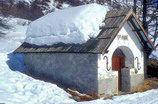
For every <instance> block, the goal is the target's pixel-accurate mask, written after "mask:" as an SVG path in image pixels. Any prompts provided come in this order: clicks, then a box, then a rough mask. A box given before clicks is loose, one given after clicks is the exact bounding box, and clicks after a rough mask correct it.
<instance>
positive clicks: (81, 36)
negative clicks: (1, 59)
mask: <svg viewBox="0 0 158 104" xmlns="http://www.w3.org/2000/svg"><path fill="white" fill-rule="evenodd" d="M107 11H108V8H107V7H104V6H101V5H99V4H89V5H83V6H78V7H72V8H67V9H63V10H59V11H56V12H53V13H50V14H48V15H45V16H43V17H41V18H39V19H37V20H36V21H34V22H32V23H31V24H30V25H29V27H28V30H27V33H26V35H27V38H26V39H25V42H27V43H30V44H35V45H52V44H56V43H60V42H62V43H74V44H81V43H85V42H86V41H87V40H88V39H90V38H94V37H96V36H97V35H98V33H99V32H100V29H99V25H100V24H101V23H102V21H103V20H104V19H105V15H106V12H107Z"/></svg>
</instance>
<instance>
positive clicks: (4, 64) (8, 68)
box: [0, 18, 74, 104]
mask: <svg viewBox="0 0 158 104" xmlns="http://www.w3.org/2000/svg"><path fill="white" fill-rule="evenodd" d="M8 20H9V24H10V25H11V26H12V28H11V29H10V30H9V31H7V34H6V36H4V37H0V46H1V48H0V103H5V104H54V103H58V104H59V103H65V102H66V103H68V102H74V100H72V99H70V95H69V94H68V93H66V92H65V91H64V90H63V89H61V88H59V87H57V86H56V85H55V84H50V83H46V82H43V81H39V80H35V79H33V78H31V77H29V76H27V75H25V74H22V73H21V72H18V71H16V70H19V71H22V70H23V69H24V67H23V66H22V65H23V64H22V61H23V60H22V59H23V55H14V54H13V53H12V52H13V51H14V50H15V49H16V48H17V47H19V46H20V45H21V44H22V42H23V41H24V39H25V32H26V28H27V24H28V21H26V20H22V19H18V18H14V19H11V18H9V19H8ZM13 70H14V71H13Z"/></svg>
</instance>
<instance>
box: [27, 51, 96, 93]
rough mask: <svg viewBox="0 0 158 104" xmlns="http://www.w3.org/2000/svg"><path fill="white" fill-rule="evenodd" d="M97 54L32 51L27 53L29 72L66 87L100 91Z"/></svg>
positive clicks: (83, 91)
mask: <svg viewBox="0 0 158 104" xmlns="http://www.w3.org/2000/svg"><path fill="white" fill-rule="evenodd" d="M97 60H98V55H97V54H75V53H52V54H51V53H36V54H34V53H32V54H26V55H25V65H26V69H27V71H28V72H30V73H31V74H34V75H36V76H44V77H47V78H49V79H50V80H53V81H55V82H57V83H59V84H61V85H63V86H64V87H65V88H72V89H76V90H78V91H79V92H82V93H98V81H97V77H98V76H97Z"/></svg>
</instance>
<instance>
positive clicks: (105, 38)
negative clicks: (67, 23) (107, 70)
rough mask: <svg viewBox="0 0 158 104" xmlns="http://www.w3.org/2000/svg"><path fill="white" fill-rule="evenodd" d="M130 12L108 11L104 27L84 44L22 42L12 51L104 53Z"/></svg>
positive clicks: (124, 10)
mask: <svg viewBox="0 0 158 104" xmlns="http://www.w3.org/2000/svg"><path fill="white" fill-rule="evenodd" d="M131 14H132V10H131V9H127V8H126V9H120V10H112V11H109V12H108V13H107V15H106V18H105V24H106V27H105V28H104V29H102V31H101V32H100V33H99V35H98V36H97V38H94V39H90V40H88V41H87V42H86V43H84V44H64V43H58V44H54V45H52V46H37V45H31V44H28V43H23V44H22V45H21V46H20V47H19V48H18V49H17V50H15V52H14V53H59V52H60V53H106V52H107V48H108V47H109V46H110V44H111V42H112V41H113V39H114V38H115V36H116V35H117V33H118V32H119V31H120V29H121V27H122V26H123V24H124V23H125V21H126V20H127V18H128V17H129V16H130V15H131Z"/></svg>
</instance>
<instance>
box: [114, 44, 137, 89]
mask: <svg viewBox="0 0 158 104" xmlns="http://www.w3.org/2000/svg"><path fill="white" fill-rule="evenodd" d="M133 67H134V55H133V53H132V51H131V50H130V49H129V48H128V47H126V46H121V47H118V48H117V49H116V50H115V51H114V53H113V55H112V70H114V71H118V90H119V91H122V83H123V82H122V81H124V80H123V79H122V73H121V69H122V68H126V69H130V68H133Z"/></svg>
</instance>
